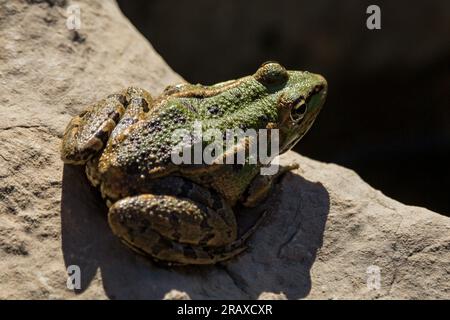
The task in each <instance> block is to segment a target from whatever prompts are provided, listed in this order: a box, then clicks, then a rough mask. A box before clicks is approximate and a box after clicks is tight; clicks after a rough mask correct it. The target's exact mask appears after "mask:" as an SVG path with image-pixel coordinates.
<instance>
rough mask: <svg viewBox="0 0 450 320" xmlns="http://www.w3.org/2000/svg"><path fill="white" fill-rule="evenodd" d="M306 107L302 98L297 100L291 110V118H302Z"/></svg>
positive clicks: (297, 119)
mask: <svg viewBox="0 0 450 320" xmlns="http://www.w3.org/2000/svg"><path fill="white" fill-rule="evenodd" d="M307 109H308V107H307V105H306V102H305V100H304V99H301V100H299V101H297V102H296V103H295V104H294V106H293V108H292V110H291V118H292V120H294V121H299V120H301V119H303V117H304V116H305V113H306V111H307Z"/></svg>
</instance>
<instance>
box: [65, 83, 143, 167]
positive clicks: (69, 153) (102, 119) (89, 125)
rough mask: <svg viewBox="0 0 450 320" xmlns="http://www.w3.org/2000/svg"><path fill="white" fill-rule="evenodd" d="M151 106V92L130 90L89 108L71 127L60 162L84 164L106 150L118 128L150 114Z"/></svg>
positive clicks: (70, 124)
mask: <svg viewBox="0 0 450 320" xmlns="http://www.w3.org/2000/svg"><path fill="white" fill-rule="evenodd" d="M150 103H151V96H150V94H149V93H148V92H146V91H145V90H142V89H139V88H134V87H130V88H128V89H125V90H123V91H122V92H120V93H117V94H112V95H110V96H108V97H107V98H105V99H103V100H101V101H99V102H97V103H95V104H94V105H92V106H90V107H88V108H87V109H86V110H84V111H83V112H81V113H80V114H79V115H78V116H76V117H74V118H73V119H72V120H71V121H70V123H69V124H68V126H67V128H66V130H65V132H64V135H63V138H62V147H61V159H62V160H63V161H64V162H65V163H70V164H85V163H86V162H87V161H88V160H89V159H91V158H93V157H94V156H95V155H96V154H98V153H99V152H100V151H101V150H103V148H104V147H105V144H106V142H107V141H108V139H109V137H110V135H111V133H112V132H113V130H114V129H115V128H116V126H118V125H120V126H122V127H124V126H125V125H129V124H130V123H132V122H133V121H136V119H137V114H138V113H139V112H145V111H147V110H148V105H150ZM119 121H120V122H119ZM115 131H116V130H115Z"/></svg>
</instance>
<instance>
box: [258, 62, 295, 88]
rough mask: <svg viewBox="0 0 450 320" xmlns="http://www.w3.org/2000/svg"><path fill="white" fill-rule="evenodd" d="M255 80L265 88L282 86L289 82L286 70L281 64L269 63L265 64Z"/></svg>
mask: <svg viewBox="0 0 450 320" xmlns="http://www.w3.org/2000/svg"><path fill="white" fill-rule="evenodd" d="M254 77H255V79H256V80H257V81H258V82H260V83H261V84H263V85H265V86H270V85H274V84H281V83H284V82H286V81H287V80H288V78H289V75H288V73H287V71H286V69H285V68H284V67H283V66H282V65H281V64H279V63H277V62H273V61H269V62H266V63H263V64H262V65H261V67H259V69H258V71H256V73H255V75H254Z"/></svg>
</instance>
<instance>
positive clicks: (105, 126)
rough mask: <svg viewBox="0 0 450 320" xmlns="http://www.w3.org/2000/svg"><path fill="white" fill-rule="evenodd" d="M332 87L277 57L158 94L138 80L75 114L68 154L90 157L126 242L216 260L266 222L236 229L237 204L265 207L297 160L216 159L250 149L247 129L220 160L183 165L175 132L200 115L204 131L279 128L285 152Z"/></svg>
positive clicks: (81, 159)
mask: <svg viewBox="0 0 450 320" xmlns="http://www.w3.org/2000/svg"><path fill="white" fill-rule="evenodd" d="M326 93H327V82H326V80H325V79H324V78H323V77H322V76H320V75H318V74H313V73H309V72H306V71H305V72H303V71H288V70H286V69H285V68H284V67H283V66H282V65H280V64H279V63H276V62H267V63H264V64H263V65H262V66H261V67H259V68H258V70H257V71H256V72H255V73H254V74H253V75H250V76H246V77H243V78H240V79H237V80H231V81H226V82H221V83H218V84H215V85H211V86H206V85H200V84H189V83H182V84H178V85H173V86H169V87H167V88H166V89H165V90H164V92H163V93H162V94H161V95H160V96H158V97H156V98H152V97H151V95H150V94H149V93H148V92H147V91H145V90H143V89H140V88H135V87H130V88H127V89H125V90H123V91H121V92H118V93H115V94H112V95H109V96H108V97H106V98H105V99H103V100H101V101H99V102H97V103H95V104H93V105H92V106H90V107H88V108H87V109H86V110H84V111H83V112H81V113H80V114H79V115H77V116H75V117H74V118H73V119H72V120H71V121H70V123H69V124H68V126H67V128H66V130H65V132H64V135H63V138H62V148H61V158H62V160H63V161H64V162H65V163H68V164H75V165H85V169H86V175H87V177H88V179H89V181H90V182H91V183H92V185H94V186H95V187H97V188H98V189H99V190H100V192H101V195H102V197H103V198H104V199H105V201H106V204H107V206H108V208H109V212H108V222H109V225H110V227H111V229H112V232H113V233H114V234H115V235H117V236H118V237H119V238H120V239H121V240H122V242H123V243H125V244H126V245H127V246H129V247H130V248H132V249H133V250H135V251H137V252H139V253H141V254H144V255H147V256H150V257H152V258H153V259H155V260H157V261H162V262H164V263H167V264H177V265H186V264H214V263H217V262H219V261H224V260H227V259H230V258H232V257H234V256H236V255H237V254H239V253H240V252H242V251H243V250H245V248H246V246H245V242H246V239H247V238H248V237H249V235H250V234H252V233H253V232H254V230H255V229H256V227H257V225H258V223H257V224H256V225H255V226H254V227H253V228H250V230H249V231H248V232H246V233H245V234H244V235H242V236H238V232H237V229H238V228H237V223H236V217H235V213H234V212H233V208H235V206H236V205H238V204H240V205H243V206H247V207H253V206H257V205H258V204H259V203H261V201H262V200H263V199H264V198H265V197H266V196H267V194H268V193H269V191H270V189H271V187H272V185H273V183H274V181H275V180H276V179H277V178H278V177H279V176H280V175H282V174H283V173H285V172H286V171H288V170H291V169H294V168H297V165H296V164H292V165H290V166H285V167H283V168H281V169H280V170H278V171H277V173H276V174H273V175H261V174H260V169H261V168H262V167H263V166H264V165H267V163H265V164H263V163H262V162H261V161H258V160H257V161H256V163H255V162H252V163H251V162H250V161H248V160H249V159H248V158H246V159H245V161H244V162H243V163H240V164H228V163H226V162H223V161H222V162H221V161H217V159H223V158H224V157H226V156H230V155H231V157H233V155H235V154H237V152H239V151H242V150H244V151H245V150H247V151H248V149H249V145H250V142H249V139H248V137H247V138H246V139H244V140H243V141H240V142H237V143H236V144H234V145H232V146H231V147H230V146H228V145H226V146H225V147H224V149H223V150H222V152H218V154H216V155H215V157H216V158H215V159H216V161H213V163H209V164H205V163H200V164H199V163H194V164H190V163H181V164H176V163H174V161H172V160H173V157H172V155H173V150H174V148H175V146H177V145H179V143H180V140H179V139H178V140H177V139H174V132H176V131H177V130H180V129H181V130H182V129H187V131H188V132H191V131H192V127H193V126H194V123H197V124H198V123H201V127H202V129H204V130H207V129H211V128H214V129H218V130H220V131H224V130H226V129H233V128H239V129H241V130H248V129H255V130H256V132H257V135H259V132H261V130H262V129H263V130H268V131H269V132H274V130H278V131H277V132H278V140H277V143H278V154H281V153H284V152H286V151H288V150H289V149H291V148H292V147H293V146H294V145H295V144H296V143H297V142H298V141H299V140H300V139H301V138H302V137H303V136H304V135H305V133H306V132H307V131H308V130H309V128H310V127H311V125H312V124H313V122H314V120H315V119H316V117H317V115H318V113H319V111H320V109H321V108H322V106H323V104H324V101H325V98H326ZM224 136H225V135H224ZM269 136H270V133H269ZM197 142H198V141H197ZM201 145H202V146H203V147H205V145H204V141H203V142H201Z"/></svg>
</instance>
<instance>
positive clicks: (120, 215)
mask: <svg viewBox="0 0 450 320" xmlns="http://www.w3.org/2000/svg"><path fill="white" fill-rule="evenodd" d="M215 202H216V203H213V204H210V205H209V206H208V205H207V204H206V203H200V202H197V201H194V200H191V199H189V198H182V197H178V196H168V195H152V194H143V195H138V196H133V197H128V198H125V199H122V200H119V201H117V202H116V203H115V204H114V205H113V206H112V207H111V208H110V210H109V214H108V219H109V224H110V226H111V228H112V231H113V232H114V234H116V235H117V236H118V237H119V238H120V239H121V240H122V241H123V242H125V243H126V244H127V245H128V246H130V247H132V248H134V249H135V250H136V251H138V252H141V253H145V254H147V255H150V256H152V257H153V258H154V259H156V260H160V261H164V262H168V263H174V264H213V263H216V262H218V261H222V260H226V259H229V258H230V257H232V256H234V255H236V254H238V253H240V252H241V251H243V250H244V249H245V248H244V247H243V246H242V243H240V245H238V246H237V245H233V243H234V242H235V241H236V237H237V225H236V220H235V217H234V213H233V211H232V209H231V208H230V207H229V206H228V205H227V204H226V203H225V201H223V200H222V199H221V200H220V201H219V202H220V203H217V200H216V201H215Z"/></svg>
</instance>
